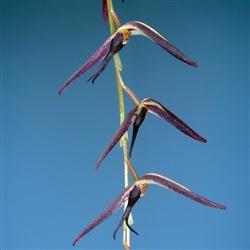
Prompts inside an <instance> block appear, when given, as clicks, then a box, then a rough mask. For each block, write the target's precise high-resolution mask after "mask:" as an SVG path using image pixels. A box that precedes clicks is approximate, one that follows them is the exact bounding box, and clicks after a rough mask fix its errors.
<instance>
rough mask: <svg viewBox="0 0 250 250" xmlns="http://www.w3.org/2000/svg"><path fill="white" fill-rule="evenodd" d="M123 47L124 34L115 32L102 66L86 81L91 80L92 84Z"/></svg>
mask: <svg viewBox="0 0 250 250" xmlns="http://www.w3.org/2000/svg"><path fill="white" fill-rule="evenodd" d="M123 46H124V33H123V32H117V33H116V34H115V35H114V37H113V39H112V41H111V44H110V48H109V51H108V54H107V55H106V56H105V58H104V60H103V62H102V64H101V65H100V66H99V68H98V69H97V70H96V71H95V73H94V74H93V75H92V76H91V77H90V78H89V79H88V80H87V82H88V81H90V80H91V79H92V83H94V82H95V79H96V78H97V77H98V76H99V75H100V74H101V73H102V72H103V70H104V69H105V68H106V66H107V65H108V63H109V61H110V60H111V59H112V57H113V56H114V55H115V54H116V53H117V52H118V51H120V50H121V49H122V47H123Z"/></svg>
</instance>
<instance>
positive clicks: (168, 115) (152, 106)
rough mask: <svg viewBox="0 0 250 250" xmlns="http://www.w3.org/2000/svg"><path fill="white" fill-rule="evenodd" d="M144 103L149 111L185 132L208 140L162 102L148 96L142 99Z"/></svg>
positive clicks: (199, 138) (194, 137) (200, 139)
mask: <svg viewBox="0 0 250 250" xmlns="http://www.w3.org/2000/svg"><path fill="white" fill-rule="evenodd" d="M142 103H143V104H145V105H146V106H147V107H148V109H149V112H150V113H152V114H154V115H156V116H158V117H160V118H162V119H163V120H165V121H167V122H169V123H170V124H171V125H173V126H174V127H176V128H177V129H179V130H180V131H181V132H183V133H184V134H186V135H188V136H190V137H192V138H193V139H195V140H198V141H201V142H206V141H207V140H206V139H205V138H203V137H201V136H200V135H199V134H197V133H196V132H195V131H194V130H193V129H191V128H190V127H189V126H188V125H187V124H186V123H184V122H183V121H182V120H180V119H179V118H178V117H177V116H176V115H174V114H173V113H172V112H171V111H169V110H168V109H167V108H165V107H164V106H163V105H162V104H160V103H159V102H157V101H155V100H153V99H150V98H146V99H144V100H143V101H142Z"/></svg>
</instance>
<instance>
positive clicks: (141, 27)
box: [119, 21, 197, 67]
mask: <svg viewBox="0 0 250 250" xmlns="http://www.w3.org/2000/svg"><path fill="white" fill-rule="evenodd" d="M119 29H121V30H122V29H128V30H129V31H131V34H132V35H143V36H146V37H148V38H149V39H151V40H152V41H153V42H155V43H156V44H158V45H159V46H160V47H162V48H163V49H164V50H166V51H167V52H168V53H170V54H171V55H173V56H174V57H176V58H178V59H179V60H181V61H183V62H185V63H187V64H189V65H191V66H195V67H197V63H196V62H195V61H193V60H191V59H189V58H188V57H187V56H186V55H184V54H183V53H182V52H181V51H180V50H178V49H177V48H176V47H174V46H173V45H172V44H171V43H170V42H169V41H168V40H167V39H165V38H164V37H163V36H162V35H160V34H159V33H158V32H157V31H156V30H154V29H153V28H151V27H150V26H148V25H146V24H145V23H142V22H138V21H131V22H128V23H126V24H124V25H123V26H121V27H120V28H119Z"/></svg>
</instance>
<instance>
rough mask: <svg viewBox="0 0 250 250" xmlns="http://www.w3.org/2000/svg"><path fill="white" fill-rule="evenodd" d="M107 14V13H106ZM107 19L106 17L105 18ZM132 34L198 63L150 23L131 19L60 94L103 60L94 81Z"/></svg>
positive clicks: (67, 82) (79, 70) (77, 72)
mask: <svg viewBox="0 0 250 250" xmlns="http://www.w3.org/2000/svg"><path fill="white" fill-rule="evenodd" d="M103 6H104V7H103V9H104V10H103V11H105V13H106V8H107V6H106V5H105V4H104V5H103ZM105 15H106V14H105ZM104 20H105V19H104ZM131 35H143V36H146V37H148V38H149V39H151V40H152V41H153V42H155V43H156V44H158V45H159V46H160V47H162V48H163V49H164V50H166V51H167V52H168V53H170V54H171V55H173V56H174V57H176V58H178V59H179V60H181V61H183V62H185V63H187V64H189V65H191V66H195V67H197V63H196V62H194V61H193V60H191V59H189V58H188V57H187V56H186V55H184V54H183V53H182V52H181V51H179V50H178V49H177V48H176V47H174V46H173V45H172V44H171V43H169V42H168V40H166V39H165V38H164V37H163V36H162V35H160V34H159V33H158V32H157V31H156V30H154V29H153V28H151V27H149V26H148V25H146V24H144V23H141V22H137V21H131V22H128V23H126V24H124V25H122V26H121V27H120V28H118V29H117V31H116V32H115V33H114V34H112V35H111V36H110V37H109V38H108V39H107V40H106V41H105V42H104V43H103V45H102V46H101V47H100V48H99V49H98V50H97V51H96V52H95V53H94V54H93V55H92V56H91V57H90V58H89V59H88V60H87V62H86V63H85V64H83V65H82V66H81V67H80V69H78V70H77V71H76V72H75V73H74V74H73V75H72V76H71V77H70V78H69V79H68V80H67V81H66V82H65V83H64V84H63V86H62V87H61V89H60V90H59V95H61V94H62V92H63V90H64V89H65V88H66V87H67V86H68V85H69V84H70V83H71V82H73V81H74V80H75V79H76V78H78V77H79V76H80V75H82V74H84V73H85V72H86V71H88V70H89V69H90V68H92V67H93V66H94V65H95V64H97V63H98V62H99V61H101V60H103V63H102V64H101V65H100V66H99V68H98V69H97V70H96V72H95V73H94V74H93V75H92V76H91V77H90V78H89V79H88V81H89V80H91V79H92V83H94V81H95V79H96V78H97V77H98V76H99V75H100V74H101V73H102V71H103V70H104V69H105V68H106V66H107V65H108V63H109V61H110V59H111V58H112V57H113V56H114V55H115V54H116V53H117V52H119V51H120V50H121V49H122V48H123V46H124V45H125V44H127V43H128V41H129V39H130V36H131Z"/></svg>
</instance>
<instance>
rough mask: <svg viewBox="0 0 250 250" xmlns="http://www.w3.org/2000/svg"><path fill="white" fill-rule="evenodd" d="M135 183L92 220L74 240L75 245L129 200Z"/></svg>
mask: <svg viewBox="0 0 250 250" xmlns="http://www.w3.org/2000/svg"><path fill="white" fill-rule="evenodd" d="M132 189H133V185H131V186H129V187H127V188H126V189H124V191H123V192H122V193H121V194H120V195H119V196H118V197H117V198H116V199H115V200H114V201H113V202H112V203H111V204H110V205H109V207H108V208H107V209H105V210H104V211H103V212H102V213H101V214H100V215H99V216H98V217H97V218H96V219H95V220H94V221H92V222H91V223H90V224H89V225H88V226H87V227H86V228H85V229H84V230H83V231H82V232H81V233H80V234H79V235H78V236H77V238H76V239H75V240H74V242H73V246H74V245H75V244H76V243H77V242H78V241H79V240H80V239H81V238H82V237H84V236H85V235H86V234H88V233H89V232H90V231H91V230H92V229H94V228H95V227H96V226H98V225H99V224H100V223H102V222H103V221H104V220H106V219H107V218H108V217H109V216H110V215H112V214H113V213H114V212H116V211H117V210H118V209H119V208H120V207H121V206H122V205H123V204H124V203H125V202H126V201H127V200H128V197H129V195H130V192H131V190H132Z"/></svg>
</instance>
